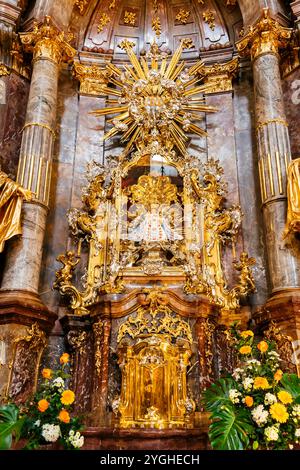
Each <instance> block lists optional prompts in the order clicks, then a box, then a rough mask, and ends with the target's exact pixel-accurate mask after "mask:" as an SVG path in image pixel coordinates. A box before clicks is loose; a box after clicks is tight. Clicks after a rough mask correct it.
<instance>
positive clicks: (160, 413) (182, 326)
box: [112, 289, 195, 429]
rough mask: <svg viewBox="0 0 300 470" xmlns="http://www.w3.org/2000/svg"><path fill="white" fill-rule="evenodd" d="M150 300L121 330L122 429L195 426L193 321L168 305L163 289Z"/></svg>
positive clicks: (149, 294)
mask: <svg viewBox="0 0 300 470" xmlns="http://www.w3.org/2000/svg"><path fill="white" fill-rule="evenodd" d="M144 296H146V300H145V301H142V302H141V303H142V306H141V307H139V308H138V310H137V312H136V313H135V314H133V315H131V316H130V317H129V318H128V319H127V320H126V321H125V322H124V323H123V324H122V325H121V326H120V328H119V331H118V339H117V341H118V356H119V365H120V368H121V371H122V385H121V394H120V397H118V398H117V399H116V400H115V401H114V403H113V404H112V408H113V410H114V413H115V415H116V423H115V424H116V426H119V427H121V428H127V427H140V428H158V429H165V428H173V427H175V428H176V427H186V428H190V427H193V417H194V411H195V403H194V402H193V400H192V399H191V398H190V397H189V396H188V387H187V368H188V366H189V360H190V357H191V354H192V352H191V343H192V332H191V329H190V326H189V324H188V323H187V322H186V321H184V320H183V319H181V318H180V317H178V316H177V315H175V314H174V313H173V312H172V311H171V309H170V308H169V307H168V306H167V305H166V303H167V296H166V294H164V293H163V292H162V291H161V290H156V289H153V290H151V291H148V290H145V291H144Z"/></svg>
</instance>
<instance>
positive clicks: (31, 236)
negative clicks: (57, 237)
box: [2, 17, 75, 294]
mask: <svg viewBox="0 0 300 470" xmlns="http://www.w3.org/2000/svg"><path fill="white" fill-rule="evenodd" d="M20 37H21V41H22V43H23V45H24V48H25V50H27V51H30V52H33V70H32V79H31V86H30V92H29V99H28V105H27V114H26V120H25V126H24V130H23V135H22V144H21V152H20V159H19V167H18V175H17V181H18V182H19V183H20V184H21V185H22V186H24V187H25V188H27V189H29V190H31V191H32V192H33V194H34V197H33V201H32V202H31V203H26V204H24V210H23V236H22V238H19V239H15V240H14V241H13V242H12V244H11V247H10V250H9V252H8V254H7V264H6V268H5V272H4V276H3V282H2V290H10V291H16V290H26V291H31V292H33V293H35V294H37V293H38V286H39V276H40V268H41V260H42V250H43V240H44V233H45V228H46V217H47V211H48V203H49V192H50V180H51V166H52V152H53V142H54V138H55V119H56V102H57V83H58V73H59V64H60V62H61V61H62V60H64V59H69V58H72V57H73V56H74V54H75V50H74V49H73V48H72V47H71V46H70V45H69V40H70V39H71V37H70V35H69V34H67V35H64V33H62V34H61V33H60V31H58V30H57V28H56V27H54V25H53V24H52V21H51V19H50V18H49V17H45V20H44V23H43V24H42V25H41V26H40V27H37V26H35V27H34V30H33V31H32V32H29V33H22V34H20Z"/></svg>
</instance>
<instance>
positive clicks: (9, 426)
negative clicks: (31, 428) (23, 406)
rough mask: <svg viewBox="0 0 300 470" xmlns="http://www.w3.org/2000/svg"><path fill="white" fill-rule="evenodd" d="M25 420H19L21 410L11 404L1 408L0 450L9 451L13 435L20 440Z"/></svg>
mask: <svg viewBox="0 0 300 470" xmlns="http://www.w3.org/2000/svg"><path fill="white" fill-rule="evenodd" d="M24 422H25V418H21V419H20V418H19V408H18V407H17V406H16V405H13V404H9V405H3V406H1V407H0V449H9V448H10V447H11V445H12V436H13V434H14V435H15V437H16V440H18V439H19V437H20V434H21V430H22V427H23V425H24Z"/></svg>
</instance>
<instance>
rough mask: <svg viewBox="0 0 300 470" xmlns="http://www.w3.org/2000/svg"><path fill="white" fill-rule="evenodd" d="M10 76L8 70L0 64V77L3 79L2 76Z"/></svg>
mask: <svg viewBox="0 0 300 470" xmlns="http://www.w3.org/2000/svg"><path fill="white" fill-rule="evenodd" d="M9 74H10V69H9V68H8V67H6V65H4V64H1V63H0V77H3V76H4V75H9Z"/></svg>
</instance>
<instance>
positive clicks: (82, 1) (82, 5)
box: [75, 0, 89, 15]
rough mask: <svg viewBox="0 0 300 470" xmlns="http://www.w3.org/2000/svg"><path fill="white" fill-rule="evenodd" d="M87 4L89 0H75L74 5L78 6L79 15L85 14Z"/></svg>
mask: <svg viewBox="0 0 300 470" xmlns="http://www.w3.org/2000/svg"><path fill="white" fill-rule="evenodd" d="M88 4H89V0H75V6H76V7H77V8H78V10H79V13H80V14H81V15H84V14H85V11H86V8H87V6H88Z"/></svg>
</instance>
